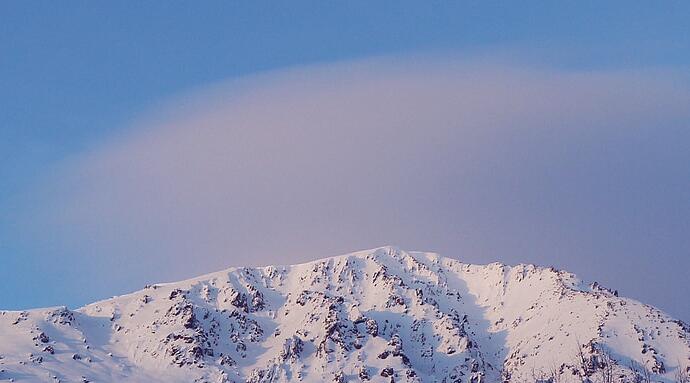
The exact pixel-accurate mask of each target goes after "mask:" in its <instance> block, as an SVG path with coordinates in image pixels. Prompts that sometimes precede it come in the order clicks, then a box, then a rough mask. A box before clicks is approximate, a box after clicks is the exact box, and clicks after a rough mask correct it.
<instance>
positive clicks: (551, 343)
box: [0, 247, 690, 383]
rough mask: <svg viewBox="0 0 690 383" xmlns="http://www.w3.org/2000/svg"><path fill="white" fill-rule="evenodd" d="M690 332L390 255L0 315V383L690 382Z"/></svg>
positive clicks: (587, 288) (468, 270)
mask: <svg viewBox="0 0 690 383" xmlns="http://www.w3.org/2000/svg"><path fill="white" fill-rule="evenodd" d="M688 366H690V327H689V326H688V325H686V324H685V323H683V322H681V321H679V320H675V319H673V318H671V317H669V316H668V315H666V314H665V313H663V312H661V311H659V310H657V309H655V308H653V307H650V306H647V305H644V304H641V303H639V302H637V301H635V300H632V299H627V298H622V297H619V296H618V293H617V292H615V291H613V290H609V289H606V288H604V287H602V286H600V285H598V284H596V283H594V284H590V285H587V284H584V283H583V282H581V281H580V280H579V279H578V278H577V277H575V275H573V274H571V273H568V272H565V271H560V270H555V269H553V268H540V267H536V266H533V265H518V266H506V265H502V264H498V263H493V264H489V265H470V264H465V263H462V262H460V261H458V260H455V259H451V258H444V257H441V256H439V255H437V254H432V253H423V252H406V251H402V250H400V249H397V248H394V247H382V248H378V249H374V250H367V251H361V252H357V253H352V254H348V255H343V256H337V257H332V258H326V259H322V260H318V261H314V262H309V263H305V264H300V265H294V266H267V267H256V268H249V267H240V268H231V269H228V270H225V271H221V272H217V273H213V274H208V275H205V276H202V277H198V278H194V279H190V280H186V281H182V282H176V283H167V284H155V285H150V286H146V287H145V288H144V289H143V290H141V291H138V292H136V293H132V294H129V295H124V296H120V297H115V298H112V299H107V300H104V301H100V302H96V303H93V304H90V305H87V306H85V307H82V308H80V309H77V310H69V309H67V308H65V307H58V308H48V309H37V310H29V311H21V312H17V311H0V381H3V380H9V381H14V382H210V383H221V382H297V381H303V382H338V383H339V382H359V381H371V382H448V383H450V382H463V383H464V382H472V383H484V382H489V383H493V382H520V383H522V382H530V383H532V382H551V383H557V382H562V383H563V382H578V383H579V382H592V383H598V382H602V383H609V382H665V383H668V382H684V383H686V382H688V381H689V380H688V378H687V376H688V372H689V371H690V370H688Z"/></svg>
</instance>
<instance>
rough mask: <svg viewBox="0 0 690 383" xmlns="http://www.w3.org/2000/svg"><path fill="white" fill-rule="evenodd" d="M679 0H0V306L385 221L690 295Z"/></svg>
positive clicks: (671, 307) (56, 298)
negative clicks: (193, 1)
mask: <svg viewBox="0 0 690 383" xmlns="http://www.w3.org/2000/svg"><path fill="white" fill-rule="evenodd" d="M689 13H690V5H688V4H687V3H685V2H664V3H654V4H652V3H650V2H615V1H613V2H607V3H606V4H600V2H581V1H578V2H558V3H555V2H554V3H546V2H544V3H537V2H520V3H517V2H516V3H502V4H501V3H498V2H454V3H449V2H378V3H375V4H372V3H371V2H342V3H335V2H291V3H273V2H251V3H249V2H248V3H239V2H237V3H236V2H207V3H204V4H203V5H202V6H199V5H195V6H194V7H191V6H190V5H189V4H188V3H184V2H171V3H167V4H165V5H162V4H160V3H156V2H136V3H134V2H116V3H115V2H113V3H105V2H62V3H60V4H58V3H54V2H41V1H36V2H19V1H17V2H3V3H1V4H0V105H1V106H2V107H1V108H0V159H1V161H0V308H3V309H23V308H30V307H39V306H55V305H68V306H69V307H79V306H80V305H83V304H85V303H88V302H90V301H94V300H97V299H102V298H106V297H109V296H112V295H117V294H123V293H126V292H130V291H134V290H137V289H139V288H141V287H143V286H144V285H145V284H148V283H152V282H157V281H172V280H178V279H183V278H187V277H192V276H195V275H198V274H202V273H206V272H211V271H215V270H219V269H222V268H225V267H228V266H237V265H263V264H272V263H280V264H289V263H295V262H302V261H307V260H311V259H316V258H320V257H324V256H328V255H336V254H341V253H346V252H351V251H355V250H360V249H365V248H372V247H377V246H382V245H387V244H394V245H397V246H400V247H402V248H404V249H408V250H426V251H436V252H439V253H441V254H442V255H445V256H449V257H453V258H457V259H460V260H462V261H466V262H472V263H490V262H494V261H498V262H504V263H508V264H517V263H536V264H540V265H544V266H555V267H558V268H562V269H567V270H569V271H572V272H575V273H577V274H578V275H579V276H580V277H581V278H583V279H584V280H588V281H594V280H596V281H599V282H600V283H602V284H604V285H607V286H610V287H612V288H616V289H618V290H619V291H620V292H621V294H622V295H624V296H630V297H633V298H636V299H639V300H642V301H643V302H645V303H649V304H653V305H655V306H657V307H660V308H662V309H664V310H665V311H667V312H669V313H671V314H672V315H675V316H677V317H680V318H682V319H685V320H690V305H688V304H687V297H688V296H690V283H689V280H688V279H689V277H688V274H690V272H688V270H690V236H688V235H687V233H688V232H690V202H689V201H690V166H688V164H690V127H689V123H690V108H689V107H688V106H690V71H689V70H688V69H689V68H690V67H689V65H690V32H688V28H687V23H686V15H688V14H689Z"/></svg>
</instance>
